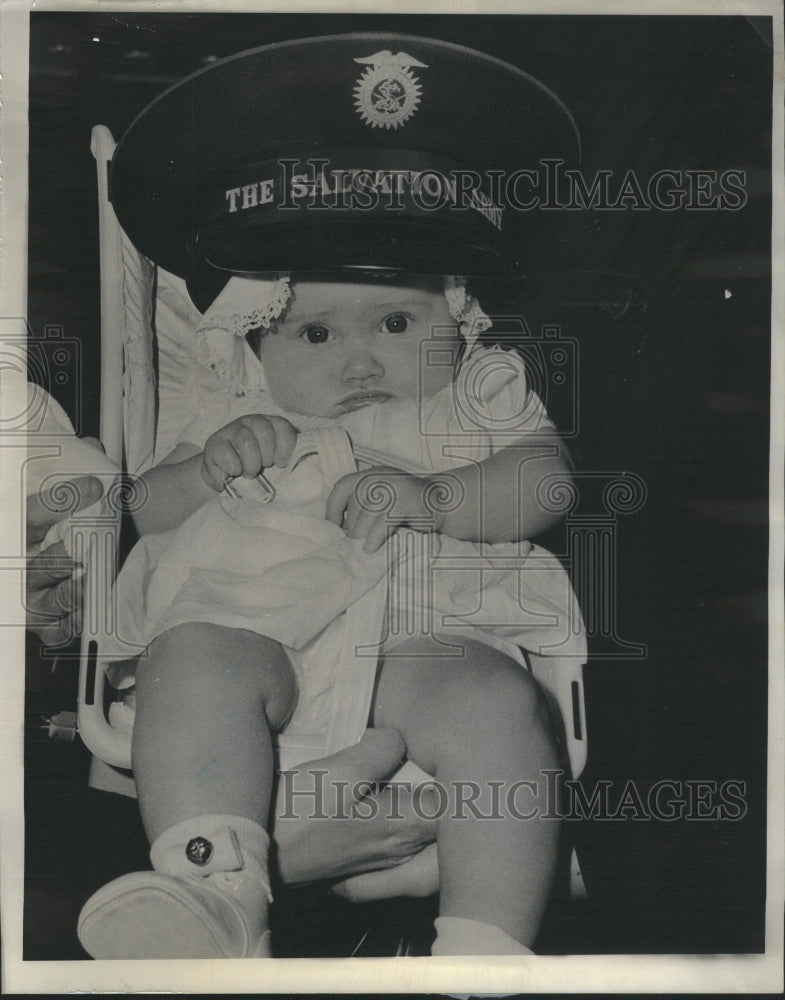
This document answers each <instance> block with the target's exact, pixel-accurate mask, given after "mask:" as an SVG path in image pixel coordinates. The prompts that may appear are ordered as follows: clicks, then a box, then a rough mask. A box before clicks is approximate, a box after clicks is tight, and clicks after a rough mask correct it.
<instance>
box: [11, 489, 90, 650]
mask: <svg viewBox="0 0 785 1000" xmlns="http://www.w3.org/2000/svg"><path fill="white" fill-rule="evenodd" d="M69 487H70V488H69V489H68V490H64V489H63V486H62V484H61V485H58V486H57V487H55V489H54V490H53V491H48V492H46V493H43V494H41V495H40V496H39V495H38V494H33V495H31V496H29V497H28V498H27V505H26V506H27V545H28V546H33V545H37V544H38V543H39V542H41V541H43V539H44V537H45V536H46V533H47V531H48V530H49V529H50V528H51V527H52V525H53V524H56V523H57V522H58V521H61V520H62V519H63V518H64V517H67V516H68V515H69V514H71V513H73V512H74V510H81V509H82V508H84V507H90V506H91V505H92V504H94V503H97V502H98V501H99V500H100V499H101V496H102V494H103V485H102V483H101V480H100V479H98V478H97V477H96V476H80V477H79V478H77V479H74V480H72V481H71V482H70V484H69ZM74 494H76V496H77V497H78V500H77V502H76V505H74V503H73V495H74ZM65 495H68V497H69V503H68V505H67V506H66V507H62V506H59V505H58V498H62V497H63V496H65ZM78 568H79V567H78V566H77V564H76V563H75V562H74V561H73V559H71V557H70V556H69V555H68V553H67V551H66V548H65V545H64V544H63V543H62V542H56V543H55V544H54V545H49V546H47V548H45V549H44V550H43V551H42V552H39V553H38V554H37V555H35V556H32V557H30V558H29V559H28V561H27V572H26V574H25V576H26V580H25V610H26V612H27V628H28V629H29V631H31V632H33V633H34V634H35V635H37V636H38V638H39V639H40V640H41V641H42V642H45V643H46V644H47V645H53V646H54V645H61V644H62V643H64V642H67V641H69V640H70V639H72V638H73V637H74V636H75V635H78V634H79V632H80V631H81V612H82V600H83V590H82V586H83V585H82V579H81V577H79V576H78V575H77V576H75V575H74V574H75V572H76V571H77V570H78Z"/></svg>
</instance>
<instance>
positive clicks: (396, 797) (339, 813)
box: [273, 729, 436, 899]
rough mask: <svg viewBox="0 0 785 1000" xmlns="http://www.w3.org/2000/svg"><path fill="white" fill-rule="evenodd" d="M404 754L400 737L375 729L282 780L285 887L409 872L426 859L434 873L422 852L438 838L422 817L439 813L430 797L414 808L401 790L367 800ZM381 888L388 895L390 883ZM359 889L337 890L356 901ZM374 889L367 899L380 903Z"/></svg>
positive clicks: (276, 829) (279, 812)
mask: <svg viewBox="0 0 785 1000" xmlns="http://www.w3.org/2000/svg"><path fill="white" fill-rule="evenodd" d="M403 754H404V744H403V741H402V739H401V737H400V735H399V733H398V732H397V731H396V730H394V729H369V730H367V731H366V733H365V735H364V736H363V738H362V739H361V740H360V741H359V743H356V744H355V745H354V746H351V747H347V748H346V749H345V750H341V751H340V752H339V753H336V754H333V755H332V756H330V757H325V758H324V759H322V760H317V761H311V762H309V763H307V764H302V765H300V767H299V768H298V769H297V770H296V771H289V772H284V773H283V774H282V775H281V777H280V779H279V783H278V797H277V800H276V804H275V817H274V820H273V837H274V839H275V843H276V845H277V849H278V866H279V872H280V875H281V878H282V879H283V881H284V882H286V883H289V884H297V883H301V882H313V881H318V880H320V879H327V878H333V879H348V878H350V877H351V876H355V875H358V874H359V873H362V872H374V873H375V872H376V871H377V870H379V869H392V868H396V866H404V863H405V862H407V861H408V860H409V859H411V858H414V857H417V856H419V855H420V853H421V852H422V853H423V855H424V857H425V863H426V864H427V865H431V866H432V867H434V869H435V853H433V852H431V853H429V854H426V852H425V851H424V848H426V847H427V845H428V844H432V843H433V842H434V841H435V839H436V821H435V820H429V819H426V818H424V817H426V816H433V815H435V812H436V810H435V809H434V808H433V805H434V804H433V803H432V802H430V800H429V799H428V797H427V796H423V795H420V796H419V798H418V800H417V805H418V808H417V809H415V808H414V807H413V796H412V794H411V792H410V791H407V789H406V788H405V787H403V786H400V785H393V786H386V787H385V788H383V789H382V790H381V791H380V792H378V793H377V794H365V793H368V792H369V790H370V789H372V786H374V785H375V784H376V783H377V782H380V781H383V780H384V779H385V778H389V777H390V775H391V774H393V772H394V771H396V770H397V769H398V767H399V766H400V764H401V760H402V757H403ZM433 881H434V879H433V878H431V879H430V882H428V881H427V880H426V879H425V878H423V880H422V885H426V884H429V885H430V884H433ZM376 885H377V886H378V887H379V888H380V889H381V890H383V891H381V892H380V893H379V895H380V896H384V895H386V894H387V893H386V891H384V890H386V888H387V886H386V884H379V883H377V884H376ZM356 888H357V886H356V883H355V884H354V885H349V886H348V888H345V887H343V888H342V886H341V885H340V884H339V885H338V886H336V891H338V892H339V893H340V894H341V895H345V896H348V897H349V898H353V897H352V892H353V891H355V890H356ZM361 888H362V887H361ZM373 890H374V886H371V887H370V888H368V887H366V888H365V889H364V890H363V892H364V893H365V895H364V898H368V899H370V898H376V897H375V896H372V895H368V894H367V893H368V892H372V891H373ZM390 894H391V895H393V894H395V893H390ZM412 894H418V893H412Z"/></svg>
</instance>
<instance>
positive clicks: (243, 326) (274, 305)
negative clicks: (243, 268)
mask: <svg viewBox="0 0 785 1000" xmlns="http://www.w3.org/2000/svg"><path fill="white" fill-rule="evenodd" d="M232 283H234V287H233V288H232V289H230V292H228V293H227V300H228V301H231V300H232V298H233V297H234V295H236V294H237V290H238V289H240V290H241V297H242V294H247V295H252V296H253V301H254V302H255V303H258V301H259V295H260V292H261V291H262V288H261V285H262V283H261V282H256V281H253V280H247V279H232V281H230V283H229V284H230V285H231V284H232ZM265 284H267V286H268V287H267V288H266V289H265V291H266V292H268V295H267V299H266V301H264V302H262V303H261V304H260V305H259V304H255V305H254V306H253V308H250V309H247V310H243V311H239V312H238V311H236V310H233V311H231V312H222V311H221V306H222V305H223V303H222V302H221V299H222V297H223V295H224V293H221V295H219V297H218V299H216V302H215V303H214V306H217V307H218V308H217V309H216V311H215V312H214V313H213V312H212V311H210V310H208V312H207V313H205V315H204V318H203V320H202V322H201V323H200V325H199V326H198V328H197V330H196V333H195V338H194V339H195V351H196V356H197V358H198V359H199V361H200V362H201V363H202V364H203V365H205V367H207V368H209V369H210V370H211V371H213V372H215V374H216V375H217V376H218V378H219V379H220V380H221V381H222V382H223V383H224V385H226V386H228V387H229V388H230V389H231V390H232V391H233V392H234V393H235V394H236V395H237V396H260V395H263V394H264V393H265V392H266V389H267V387H266V385H265V384H264V373H263V371H262V368H261V365H259V366H258V367H259V371H258V372H256V373H255V374H256V378H254V377H253V374H252V373H250V372H249V371H248V365H247V360H248V359H246V356H245V355H246V351H245V348H246V344H245V341H244V338H245V336H246V334H247V333H248V332H249V331H250V330H254V329H256V328H257V327H259V326H262V327H264V328H265V329H269V328H270V326H271V325H272V324H273V323H274V322H275V320H276V319H278V317H279V316H280V315H281V313H282V312H283V310H284V309H285V307H286V304H287V302H288V301H289V299H290V297H291V294H292V292H291V287H290V285H289V275H288V274H281V275H279V277H278V278H277V279H276V280H275V281H274V282H271V283H266V282H265ZM227 288H229V286H228V285H227ZM257 364H258V362H257ZM249 376H250V377H249Z"/></svg>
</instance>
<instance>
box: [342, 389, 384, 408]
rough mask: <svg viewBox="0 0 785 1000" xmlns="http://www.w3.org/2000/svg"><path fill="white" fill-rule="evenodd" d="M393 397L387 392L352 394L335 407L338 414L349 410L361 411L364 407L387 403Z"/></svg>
mask: <svg viewBox="0 0 785 1000" xmlns="http://www.w3.org/2000/svg"><path fill="white" fill-rule="evenodd" d="M392 398H393V396H392V395H391V394H390V393H389V392H380V391H376V392H353V393H352V394H351V395H349V396H345V397H344V398H343V399H342V400H341V401H340V402H339V403H338V404H337V406H336V409H337V410H338V412H339V413H348V412H349V411H350V410H361V409H362V408H363V407H364V406H374V405H376V404H377V403H388V402H389V401H390V400H391V399H392Z"/></svg>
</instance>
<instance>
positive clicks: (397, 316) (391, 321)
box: [382, 313, 411, 333]
mask: <svg viewBox="0 0 785 1000" xmlns="http://www.w3.org/2000/svg"><path fill="white" fill-rule="evenodd" d="M410 323H411V317H410V316H407V314H406V313H391V314H390V315H389V316H386V317H385V318H384V319H383V320H382V329H383V330H384V331H385V333H406V331H407V330H408V329H409V325H410Z"/></svg>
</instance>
